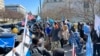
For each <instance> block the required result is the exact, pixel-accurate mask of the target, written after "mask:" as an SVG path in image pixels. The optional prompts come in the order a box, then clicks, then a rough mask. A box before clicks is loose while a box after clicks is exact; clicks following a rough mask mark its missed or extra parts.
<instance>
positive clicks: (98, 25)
mask: <svg viewBox="0 0 100 56" xmlns="http://www.w3.org/2000/svg"><path fill="white" fill-rule="evenodd" d="M94 24H95V26H94V28H95V30H96V31H97V34H98V35H99V31H100V17H99V16H97V15H95V20H94Z"/></svg>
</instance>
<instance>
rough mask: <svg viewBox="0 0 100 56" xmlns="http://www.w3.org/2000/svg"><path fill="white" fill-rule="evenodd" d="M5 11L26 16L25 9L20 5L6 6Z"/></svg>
mask: <svg viewBox="0 0 100 56" xmlns="http://www.w3.org/2000/svg"><path fill="white" fill-rule="evenodd" d="M5 9H9V10H12V11H15V12H20V13H22V14H24V15H25V14H26V10H25V8H24V7H23V6H22V5H18V4H17V5H6V6H5Z"/></svg>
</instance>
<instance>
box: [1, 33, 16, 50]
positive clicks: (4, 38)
mask: <svg viewBox="0 0 100 56" xmlns="http://www.w3.org/2000/svg"><path fill="white" fill-rule="evenodd" d="M15 37H16V35H15V34H8V33H7V34H2V35H0V47H2V48H5V47H12V48H13V47H14V44H15Z"/></svg>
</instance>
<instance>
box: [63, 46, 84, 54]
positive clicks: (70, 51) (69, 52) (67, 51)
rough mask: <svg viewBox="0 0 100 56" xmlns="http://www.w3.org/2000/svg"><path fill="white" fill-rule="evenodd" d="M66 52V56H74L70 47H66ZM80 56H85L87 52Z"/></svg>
mask: <svg viewBox="0 0 100 56" xmlns="http://www.w3.org/2000/svg"><path fill="white" fill-rule="evenodd" d="M63 49H64V50H65V56H72V47H71V46H69V45H65V46H64V48H63ZM80 56H85V50H83V52H82V54H80Z"/></svg>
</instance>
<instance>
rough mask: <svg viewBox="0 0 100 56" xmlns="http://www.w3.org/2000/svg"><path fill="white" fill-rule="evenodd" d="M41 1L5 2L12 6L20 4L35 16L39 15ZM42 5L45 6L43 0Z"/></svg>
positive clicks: (11, 0)
mask: <svg viewBox="0 0 100 56" xmlns="http://www.w3.org/2000/svg"><path fill="white" fill-rule="evenodd" d="M39 1H40V0H4V2H5V5H10V4H20V5H22V6H23V7H24V8H25V9H26V11H27V12H30V11H31V12H32V13H33V14H35V15H36V14H37V13H38V8H39V5H40V2H39ZM41 4H43V0H41Z"/></svg>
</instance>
